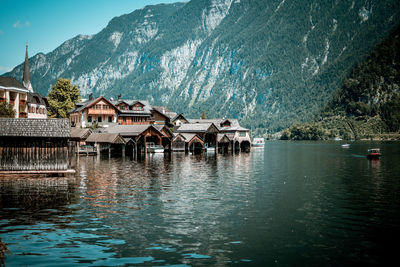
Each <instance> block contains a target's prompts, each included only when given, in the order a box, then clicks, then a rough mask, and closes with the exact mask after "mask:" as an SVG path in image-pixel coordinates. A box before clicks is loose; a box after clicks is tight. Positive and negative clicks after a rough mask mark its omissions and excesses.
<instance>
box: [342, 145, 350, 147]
mask: <svg viewBox="0 0 400 267" xmlns="http://www.w3.org/2000/svg"><path fill="white" fill-rule="evenodd" d="M349 147H350V144H343V145H342V148H349Z"/></svg>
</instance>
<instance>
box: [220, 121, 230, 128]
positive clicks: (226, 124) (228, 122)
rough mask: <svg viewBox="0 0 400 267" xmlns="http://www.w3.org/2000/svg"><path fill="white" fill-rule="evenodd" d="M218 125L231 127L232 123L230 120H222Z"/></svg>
mask: <svg viewBox="0 0 400 267" xmlns="http://www.w3.org/2000/svg"><path fill="white" fill-rule="evenodd" d="M220 126H221V127H231V126H232V123H231V121H230V120H224V121H222V122H221V124H220Z"/></svg>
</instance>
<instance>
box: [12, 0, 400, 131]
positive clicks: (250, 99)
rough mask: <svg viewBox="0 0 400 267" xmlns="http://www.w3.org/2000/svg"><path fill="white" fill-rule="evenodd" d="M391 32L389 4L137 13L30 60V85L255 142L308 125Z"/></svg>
mask: <svg viewBox="0 0 400 267" xmlns="http://www.w3.org/2000/svg"><path fill="white" fill-rule="evenodd" d="M399 22H400V2H399V1H398V0H362V1H355V0H353V1H350V0H347V1H345V0H336V1H318V0H308V1H307V0H306V1H304V0H302V1H296V0H192V1H190V2H186V3H175V4H161V5H155V6H147V7H145V8H143V9H141V10H136V11H134V12H132V13H130V14H126V15H122V16H120V17H116V18H114V19H112V20H111V21H110V22H109V24H108V25H107V27H106V28H104V29H103V30H102V31H100V32H99V33H98V34H95V35H92V36H82V35H80V36H77V37H75V38H73V39H71V40H68V41H66V42H65V43H63V44H62V45H61V46H60V47H58V48H57V49H55V50H54V51H52V52H50V53H48V54H37V55H35V56H34V57H32V58H30V65H31V77H32V83H33V87H34V88H35V90H36V91H38V92H40V93H42V94H44V95H46V94H47V93H48V91H49V89H50V87H51V85H52V84H55V82H56V80H57V78H59V77H63V78H68V79H71V80H72V83H73V84H76V85H78V87H79V88H80V90H81V92H82V95H83V96H87V95H89V94H90V93H92V92H93V93H94V95H95V96H96V95H105V96H107V97H111V96H112V97H116V96H117V95H119V94H122V96H123V97H124V98H135V99H147V100H149V101H150V102H151V103H153V104H154V105H168V106H169V107H170V108H171V109H172V110H174V111H177V112H184V113H185V114H186V115H187V116H188V117H194V118H196V117H199V116H200V114H201V112H202V110H206V111H207V116H208V117H224V116H225V117H226V116H229V117H233V118H238V119H239V120H240V122H241V124H242V125H243V126H245V127H248V128H250V129H252V131H253V134H263V133H265V132H275V131H279V130H281V129H283V128H286V127H288V126H289V125H291V124H292V123H295V122H304V121H309V120H311V119H312V115H313V114H314V113H315V112H317V111H318V110H320V108H321V107H323V106H324V105H325V104H326V101H328V100H329V99H330V98H331V96H332V94H333V93H334V92H335V90H336V89H337V88H338V87H340V84H341V82H342V81H343V79H344V78H345V77H346V76H347V75H348V73H349V72H350V71H351V69H352V67H353V66H354V64H355V63H356V62H360V61H361V60H362V59H363V58H364V57H365V56H366V55H367V54H368V53H370V51H371V50H372V49H373V47H374V46H375V45H376V44H377V43H378V42H379V41H381V40H382V39H384V38H385V37H387V36H388V35H389V33H390V31H391V30H392V29H393V28H394V27H395V26H397V25H398V24H399ZM21 53H23V51H21ZM22 71H23V66H22V64H21V65H19V66H17V67H16V68H14V69H13V70H12V71H11V72H10V73H7V74H5V75H11V76H13V77H16V78H17V79H21V77H22Z"/></svg>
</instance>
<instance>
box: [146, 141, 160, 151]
mask: <svg viewBox="0 0 400 267" xmlns="http://www.w3.org/2000/svg"><path fill="white" fill-rule="evenodd" d="M147 151H148V152H150V153H164V147H163V146H161V145H156V144H154V143H148V145H147Z"/></svg>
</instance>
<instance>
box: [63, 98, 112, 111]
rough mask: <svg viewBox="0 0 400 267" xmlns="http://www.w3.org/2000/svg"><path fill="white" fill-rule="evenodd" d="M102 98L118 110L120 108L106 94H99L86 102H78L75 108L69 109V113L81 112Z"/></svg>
mask: <svg viewBox="0 0 400 267" xmlns="http://www.w3.org/2000/svg"><path fill="white" fill-rule="evenodd" d="M101 99H103V100H105V101H106V102H107V103H108V104H110V105H111V106H112V107H114V108H115V109H116V110H118V108H117V107H116V106H115V105H114V104H113V102H112V101H110V100H108V99H107V98H105V97H104V96H99V97H98V98H96V99H89V100H86V101H85V102H81V103H77V104H76V105H75V108H74V109H73V110H71V111H69V112H68V113H73V112H80V111H82V110H84V109H85V108H89V107H91V106H92V105H94V104H95V103H96V102H98V101H100V100H101Z"/></svg>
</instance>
